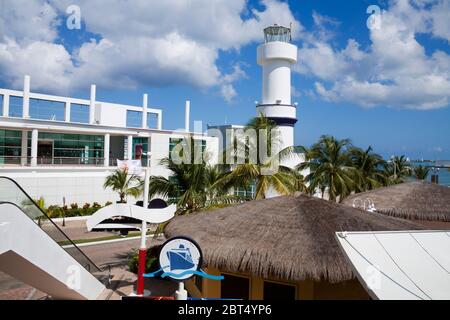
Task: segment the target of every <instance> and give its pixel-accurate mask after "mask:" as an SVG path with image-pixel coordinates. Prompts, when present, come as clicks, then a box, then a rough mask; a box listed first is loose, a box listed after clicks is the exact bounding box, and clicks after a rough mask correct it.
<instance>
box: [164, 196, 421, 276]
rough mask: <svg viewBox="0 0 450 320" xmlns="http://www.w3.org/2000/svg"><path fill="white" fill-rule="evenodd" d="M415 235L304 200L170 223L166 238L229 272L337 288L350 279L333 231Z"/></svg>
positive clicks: (394, 222) (256, 204) (379, 219)
mask: <svg viewBox="0 0 450 320" xmlns="http://www.w3.org/2000/svg"><path fill="white" fill-rule="evenodd" d="M414 229H421V227H420V226H419V225H417V224H414V223H412V222H409V221H405V220H401V219H395V218H391V217H386V216H383V215H381V214H378V213H367V212H364V211H362V210H359V209H354V208H351V207H347V206H343V205H340V204H336V203H333V202H329V201H325V200H321V199H317V198H313V197H310V196H306V195H296V196H282V197H276V198H271V199H265V200H255V201H250V202H247V203H244V204H240V205H236V206H230V207H227V208H223V209H218V210H213V211H209V212H202V213H197V214H192V215H187V216H180V217H177V218H175V219H174V220H173V221H172V222H170V223H169V224H168V226H167V227H166V229H165V234H166V236H169V237H173V236H181V235H183V236H188V237H191V238H193V239H194V240H196V241H197V242H198V243H199V244H200V246H201V247H202V251H203V254H204V257H205V260H206V263H207V264H208V265H210V266H213V267H216V268H219V269H221V270H227V271H230V272H238V273H240V272H244V273H250V274H252V275H255V276H260V277H265V278H267V277H275V278H278V279H285V280H292V281H299V280H304V279H314V280H322V279H326V280H328V281H330V282H340V281H344V280H349V279H352V278H353V273H352V269H351V267H350V265H349V264H348V263H347V261H346V258H345V257H344V255H343V254H342V252H341V250H340V248H339V247H338V243H337V240H336V239H335V232H336V231H383V230H414Z"/></svg>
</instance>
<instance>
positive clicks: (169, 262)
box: [159, 237, 202, 280]
mask: <svg viewBox="0 0 450 320" xmlns="http://www.w3.org/2000/svg"><path fill="white" fill-rule="evenodd" d="M201 263H202V253H201V250H200V247H199V246H198V245H197V243H195V242H194V241H193V240H191V239H188V238H185V237H176V238H172V239H169V240H168V241H166V243H164V244H163V246H162V248H161V252H160V253H159V265H160V267H161V269H162V271H163V275H165V276H166V277H170V278H172V279H175V280H186V279H189V278H190V277H192V276H194V275H195V272H196V271H197V270H198V269H199V268H200V266H201Z"/></svg>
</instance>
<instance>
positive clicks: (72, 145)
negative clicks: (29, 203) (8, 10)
mask: <svg viewBox="0 0 450 320" xmlns="http://www.w3.org/2000/svg"><path fill="white" fill-rule="evenodd" d="M30 80H31V79H30V77H29V76H25V77H24V86H23V90H22V91H16V90H8V89H0V107H1V110H0V176H7V177H10V178H13V179H15V180H16V181H17V182H18V183H19V184H20V185H22V186H23V188H24V189H25V190H26V191H27V192H28V193H29V194H30V195H31V196H32V197H33V198H36V199H38V198H40V197H43V198H44V200H45V202H46V205H50V204H62V203H63V200H65V202H66V204H71V203H78V204H81V205H82V204H84V203H86V202H87V203H93V202H98V203H100V204H104V203H105V202H107V201H116V200H117V195H116V194H115V193H114V192H112V191H111V190H104V189H103V183H104V181H105V177H106V176H107V175H109V174H110V173H111V172H113V171H114V170H115V169H116V168H117V160H118V159H120V160H123V159H125V160H131V159H141V161H142V165H143V166H146V165H147V159H146V154H147V152H148V151H150V152H151V153H152V156H151V164H150V165H151V174H152V175H162V176H165V177H168V176H169V171H168V170H167V169H165V168H164V167H162V166H160V165H159V161H160V160H161V159H162V158H164V157H168V156H169V154H170V150H171V149H172V148H173V147H174V146H175V145H176V144H177V143H178V142H179V141H180V140H181V139H183V138H186V137H188V136H192V137H193V138H194V139H200V140H201V143H202V147H203V149H204V151H205V152H207V153H209V154H210V155H211V157H210V158H211V161H214V159H216V158H217V156H216V154H217V150H218V139H217V138H214V137H207V136H204V135H202V133H201V132H199V133H194V132H189V122H190V121H189V108H190V103H189V101H187V102H186V106H185V112H186V117H185V127H184V128H182V129H179V130H165V129H163V117H162V116H163V114H162V111H161V110H160V109H158V108H150V107H149V106H148V96H147V94H144V95H143V101H142V106H131V105H121V104H113V103H108V102H102V101H98V100H97V99H96V86H95V85H92V86H91V91H90V100H84V99H76V98H69V97H61V96H54V95H45V94H39V93H35V92H31V90H30V88H31V85H30V82H31V81H30ZM180 109H181V108H180ZM180 111H181V110H180Z"/></svg>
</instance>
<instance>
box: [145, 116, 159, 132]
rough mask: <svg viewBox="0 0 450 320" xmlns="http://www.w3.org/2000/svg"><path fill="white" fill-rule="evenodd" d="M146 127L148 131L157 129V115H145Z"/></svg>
mask: <svg viewBox="0 0 450 320" xmlns="http://www.w3.org/2000/svg"><path fill="white" fill-rule="evenodd" d="M147 127H148V128H150V129H157V128H158V114H157V113H150V112H149V113H147Z"/></svg>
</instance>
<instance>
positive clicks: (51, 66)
mask: <svg viewBox="0 0 450 320" xmlns="http://www.w3.org/2000/svg"><path fill="white" fill-rule="evenodd" d="M72 4H75V5H78V6H79V7H80V9H81V17H82V19H83V22H84V24H83V25H84V26H85V28H86V30H87V31H88V32H91V33H93V34H95V35H98V36H99V38H100V40H91V41H90V42H85V43H82V44H80V46H79V47H78V48H76V50H74V51H73V52H71V53H69V52H68V50H67V48H65V47H63V46H62V45H59V44H55V43H60V41H58V40H63V39H59V38H58V37H61V36H63V35H61V34H59V35H58V32H57V26H58V25H60V24H61V23H64V21H61V20H63V19H62V18H61V16H63V15H64V14H65V11H66V8H67V7H68V6H69V5H72ZM262 4H263V7H264V8H263V9H262V10H256V9H251V10H250V11H248V10H249V9H248V8H247V5H248V3H247V2H246V1H245V0H233V1H229V0H216V1H210V0H198V1H195V2H192V1H178V0H164V1H148V0H134V1H114V2H111V1H106V0H103V1H102V0H98V1H90V0H79V1H74V0H59V1H56V0H50V1H44V0H33V1H30V0H21V1H11V2H9V3H8V5H7V6H6V5H5V7H7V9H8V10H7V11H2V12H1V13H0V26H1V27H2V29H5V30H7V31H6V32H5V33H3V34H1V33H0V48H1V49H0V67H1V68H2V73H4V74H6V75H7V77H6V79H7V82H8V83H10V84H11V85H13V86H15V87H20V84H21V83H22V77H23V74H24V73H29V74H30V75H31V77H32V87H33V88H34V89H35V88H45V89H47V90H49V91H65V90H68V89H75V88H80V87H84V88H86V87H87V86H88V85H89V84H90V83H97V84H98V85H99V86H101V87H107V88H133V87H136V86H138V85H151V86H164V85H179V84H181V85H190V86H195V87H200V88H216V89H218V90H219V91H220V92H221V94H222V95H223V96H224V98H225V99H227V100H230V99H232V98H234V97H235V96H236V95H237V92H236V90H235V89H234V87H233V82H235V81H237V80H239V79H240V78H242V77H245V72H243V71H242V70H241V69H240V67H237V69H236V67H234V69H233V71H232V72H231V73H230V74H225V73H224V72H223V71H221V70H220V68H219V66H218V59H219V56H220V52H221V51H228V50H239V48H240V47H242V46H244V45H246V44H248V43H251V42H254V41H260V40H262V37H263V34H262V29H263V28H264V27H266V26H267V25H270V24H273V23H279V24H289V23H290V22H292V23H293V27H294V31H295V34H294V36H297V35H298V34H299V33H300V32H301V30H302V27H301V25H300V24H299V22H297V21H296V19H295V18H294V17H293V15H292V13H291V11H290V9H289V6H288V5H287V4H286V3H284V2H280V1H276V0H262ZM243 13H246V14H248V15H246V16H248V17H247V18H245V19H243V18H242V16H243ZM58 14H59V16H58ZM18 16H19V17H21V19H15V17H18ZM0 30H1V29H0ZM66 32H69V31H66ZM70 32H79V31H70ZM35 43H39V45H35ZM63 43H64V42H63ZM33 45H35V46H37V47H33ZM44 48H45V50H44ZM38 49H39V50H38ZM12 52H14V54H12ZM33 52H35V53H34V54H33ZM25 56H27V59H25ZM42 72H52V73H51V74H47V75H40V73H42ZM49 77H51V81H48V79H47V78H49Z"/></svg>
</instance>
